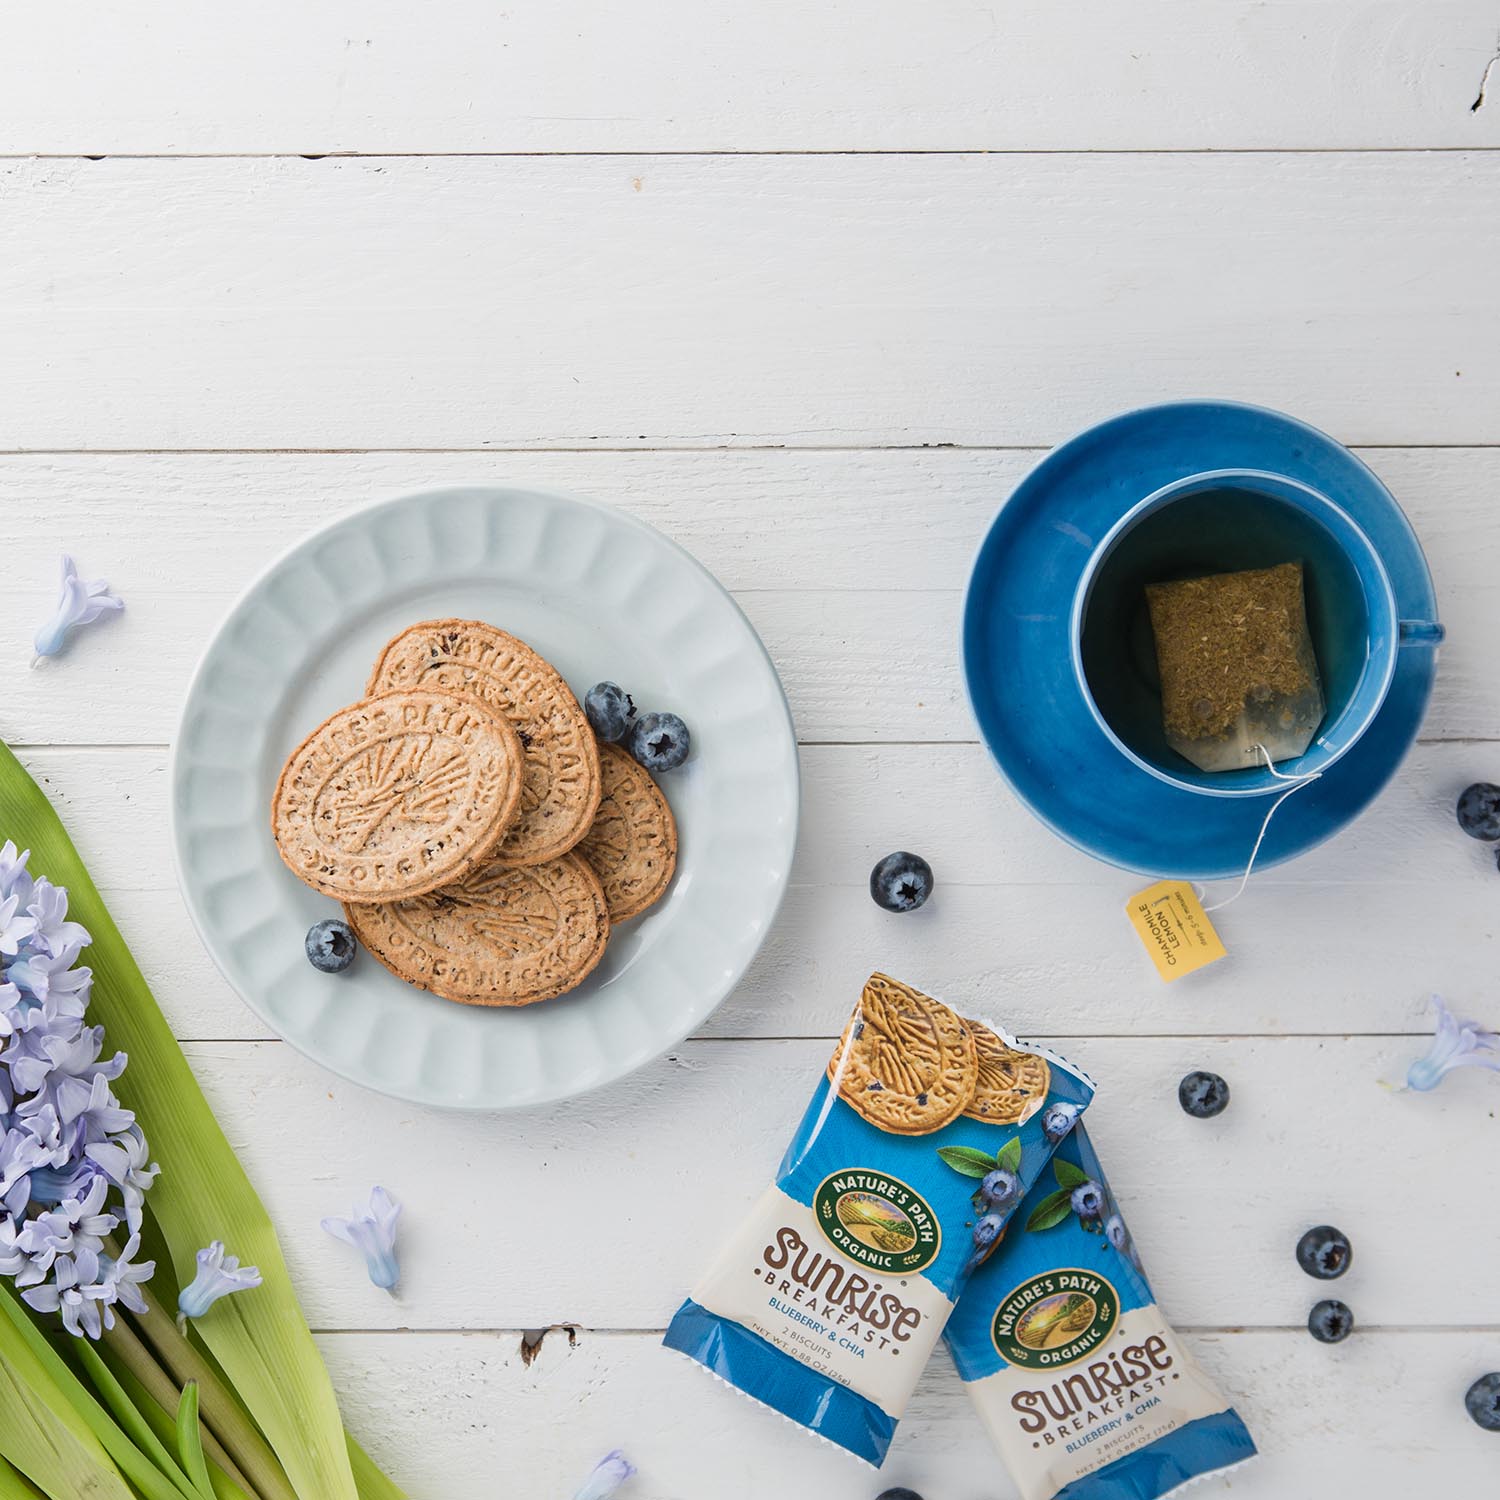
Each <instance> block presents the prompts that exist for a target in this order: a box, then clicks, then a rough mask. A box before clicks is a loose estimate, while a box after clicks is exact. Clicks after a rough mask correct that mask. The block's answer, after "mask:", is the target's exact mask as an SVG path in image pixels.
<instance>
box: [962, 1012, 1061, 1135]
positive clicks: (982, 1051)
mask: <svg viewBox="0 0 1500 1500" xmlns="http://www.w3.org/2000/svg"><path fill="white" fill-rule="evenodd" d="M966 1024H967V1026H968V1028H969V1030H970V1031H971V1032H973V1034H974V1046H975V1048H976V1049H977V1050H978V1053H979V1082H978V1084H977V1086H976V1087H975V1089H974V1097H973V1098H972V1099H971V1100H969V1107H968V1108H967V1109H966V1110H964V1113H965V1114H966V1115H967V1116H968V1117H969V1118H970V1119H971V1120H988V1121H990V1122H992V1123H993V1124H996V1125H1024V1124H1025V1123H1026V1121H1027V1120H1029V1119H1030V1118H1031V1117H1032V1115H1034V1114H1035V1113H1036V1112H1037V1110H1039V1109H1040V1108H1041V1107H1042V1105H1043V1104H1045V1103H1046V1102H1047V1086H1048V1084H1049V1083H1050V1082H1051V1081H1052V1069H1051V1068H1050V1067H1048V1066H1047V1059H1046V1058H1045V1057H1039V1056H1037V1054H1036V1053H1035V1052H1021V1051H1018V1050H1017V1049H1016V1048H1014V1047H1007V1046H1006V1045H1005V1043H1004V1042H1002V1041H1001V1040H1000V1038H999V1037H997V1036H996V1035H995V1033H994V1032H993V1031H991V1030H990V1029H989V1027H988V1026H981V1025H980V1024H979V1022H978V1021H968V1022H967V1023H966Z"/></svg>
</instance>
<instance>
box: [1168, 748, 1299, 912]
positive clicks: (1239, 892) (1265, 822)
mask: <svg viewBox="0 0 1500 1500" xmlns="http://www.w3.org/2000/svg"><path fill="white" fill-rule="evenodd" d="M1255 748H1256V749H1257V750H1259V751H1260V753H1261V754H1262V755H1263V756H1265V758H1266V770H1268V771H1269V772H1270V773H1271V775H1272V776H1274V777H1275V778H1276V780H1277V781H1285V782H1287V783H1288V786H1287V789H1286V790H1285V791H1284V792H1283V793H1282V794H1281V795H1280V796H1279V797H1278V798H1277V799H1276V800H1275V801H1274V802H1273V803H1272V804H1271V806H1270V808H1269V810H1268V811H1267V813H1266V815H1265V817H1264V819H1262V821H1261V825H1260V832H1259V833H1258V834H1256V836H1255V847H1254V848H1253V849H1251V851H1250V861H1249V863H1248V864H1247V865H1246V866H1245V873H1244V874H1243V875H1241V876H1240V883H1239V885H1238V887H1237V888H1236V889H1235V892H1234V894H1233V895H1232V896H1226V897H1225V898H1224V899H1223V900H1222V901H1215V902H1214V904H1213V905H1212V906H1205V907H1204V908H1203V910H1204V911H1205V912H1210V911H1219V910H1221V909H1222V908H1224V907H1226V906H1228V905H1229V903H1230V902H1231V901H1238V900H1239V899H1240V897H1241V896H1243V895H1244V894H1245V887H1246V886H1247V885H1249V884H1250V872H1251V871H1252V870H1253V869H1254V868H1255V859H1256V856H1257V855H1258V854H1259V853H1260V846H1261V845H1262V844H1263V843H1265V841H1266V830H1267V829H1268V828H1269V827H1270V826H1271V819H1272V818H1274V817H1275V816H1276V809H1277V808H1278V807H1280V806H1281V804H1282V803H1283V802H1285V801H1286V799H1287V798H1288V797H1290V796H1291V795H1292V793H1293V792H1300V791H1301V790H1302V788H1303V787H1305V786H1306V785H1308V783H1309V782H1313V781H1316V780H1317V779H1318V777H1320V776H1321V775H1322V774H1323V773H1322V772H1321V771H1309V772H1307V773H1306V774H1305V775H1303V776H1285V775H1283V774H1282V773H1281V772H1280V771H1278V770H1277V769H1276V766H1275V764H1274V763H1273V762H1272V760H1271V752H1270V751H1269V750H1267V749H1266V747H1265V746H1264V745H1262V744H1261V743H1260V741H1259V740H1257V741H1256V742H1255ZM1193 894H1194V895H1196V896H1197V898H1198V899H1199V901H1202V900H1203V896H1204V890H1203V887H1202V886H1201V885H1197V884H1194V886H1193Z"/></svg>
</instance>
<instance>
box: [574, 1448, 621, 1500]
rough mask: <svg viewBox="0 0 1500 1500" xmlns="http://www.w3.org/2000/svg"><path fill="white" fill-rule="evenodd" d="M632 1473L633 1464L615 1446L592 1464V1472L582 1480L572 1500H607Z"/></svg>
mask: <svg viewBox="0 0 1500 1500" xmlns="http://www.w3.org/2000/svg"><path fill="white" fill-rule="evenodd" d="M634 1473H635V1465H634V1464H633V1463H631V1462H630V1460H629V1459H628V1458H626V1457H625V1455H624V1454H623V1453H622V1452H621V1451H620V1450H619V1449H618V1448H616V1449H615V1450H614V1452H612V1453H606V1454H605V1455H604V1457H603V1458H601V1459H600V1460H599V1462H598V1463H597V1464H595V1465H594V1472H593V1473H592V1474H590V1475H589V1477H588V1478H587V1479H585V1480H584V1481H583V1488H582V1489H580V1490H579V1491H578V1493H577V1494H576V1495H574V1496H573V1500H607V1497H608V1496H610V1495H613V1494H614V1492H615V1491H616V1490H617V1489H619V1488H620V1486H621V1485H622V1484H624V1483H625V1481H626V1480H627V1479H629V1478H630V1476H631V1475H632V1474H634Z"/></svg>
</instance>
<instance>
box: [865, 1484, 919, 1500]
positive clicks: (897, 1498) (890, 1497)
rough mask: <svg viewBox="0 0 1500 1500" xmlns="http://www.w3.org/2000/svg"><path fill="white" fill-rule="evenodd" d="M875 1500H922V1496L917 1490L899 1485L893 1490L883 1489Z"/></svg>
mask: <svg viewBox="0 0 1500 1500" xmlns="http://www.w3.org/2000/svg"><path fill="white" fill-rule="evenodd" d="M875 1500H922V1497H921V1496H920V1495H919V1494H918V1493H917V1492H916V1491H915V1490H908V1489H904V1488H902V1487H901V1486H899V1485H898V1486H897V1487H896V1488H895V1489H893V1490H881V1492H880V1493H879V1494H878V1495H876V1497H875Z"/></svg>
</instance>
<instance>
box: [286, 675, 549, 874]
mask: <svg viewBox="0 0 1500 1500" xmlns="http://www.w3.org/2000/svg"><path fill="white" fill-rule="evenodd" d="M523 779H524V761H523V758H522V752H521V742H520V740H519V739H518V738H517V735H516V732H515V730H514V729H512V728H511V726H510V724H509V723H508V722H507V721H506V720H505V719H504V718H502V717H501V716H500V715H499V714H497V713H496V712H495V711H494V710H493V709H490V708H486V707H485V705H484V704H482V703H476V702H473V701H469V700H459V699H453V698H448V697H446V696H439V695H437V694H434V693H385V694H381V695H380V696H378V697H374V698H367V699H365V700H364V701H363V702H360V703H354V704H351V705H350V706H349V707H348V708H341V709H340V710H339V711H338V712H337V713H336V714H334V715H333V716H332V717H331V718H328V719H326V720H325V721H324V722H323V723H322V724H320V725H319V726H318V727H317V728H316V729H315V730H313V732H312V733H311V734H310V735H308V737H307V738H306V739H305V740H303V741H302V743H301V744H300V745H298V746H297V748H296V749H295V750H293V751H292V753H291V755H290V756H288V757H287V761H286V765H285V766H284V767H283V768H282V771H281V778H280V780H279V781H277V783H276V791H275V794H274V795H273V796H272V798H271V832H272V835H273V836H274V838H275V840H276V848H277V850H278V851H279V853H280V854H281V857H282V859H284V860H285V861H286V864H287V868H288V869H290V870H291V872H292V873H293V874H294V875H296V876H297V878H298V879H299V880H302V881H304V882H305V883H306V884H307V885H310V886H312V888H313V889H314V890H316V891H322V892H323V894H324V895H325V896H333V897H335V898H337V899H338V900H340V901H352V902H369V901H396V900H400V899H403V898H404V897H407V896H417V895H421V894H422V892H424V891H431V890H436V889H437V887H438V886H440V885H447V884H449V883H450V882H452V881H455V880H457V879H459V878H460V877H461V876H462V875H463V874H464V873H465V871H467V870H468V869H470V868H471V867H472V866H474V865H475V864H478V863H480V862H481V861H483V860H486V859H488V857H489V855H490V852H491V851H492V850H493V849H494V848H495V847H496V845H497V844H498V843H499V841H500V840H501V839H502V838H503V837H504V835H505V833H506V830H507V829H509V827H510V826H511V824H512V822H513V821H514V820H515V817H516V815H517V813H518V812H519V811H520V806H521V786H522V781H523Z"/></svg>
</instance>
